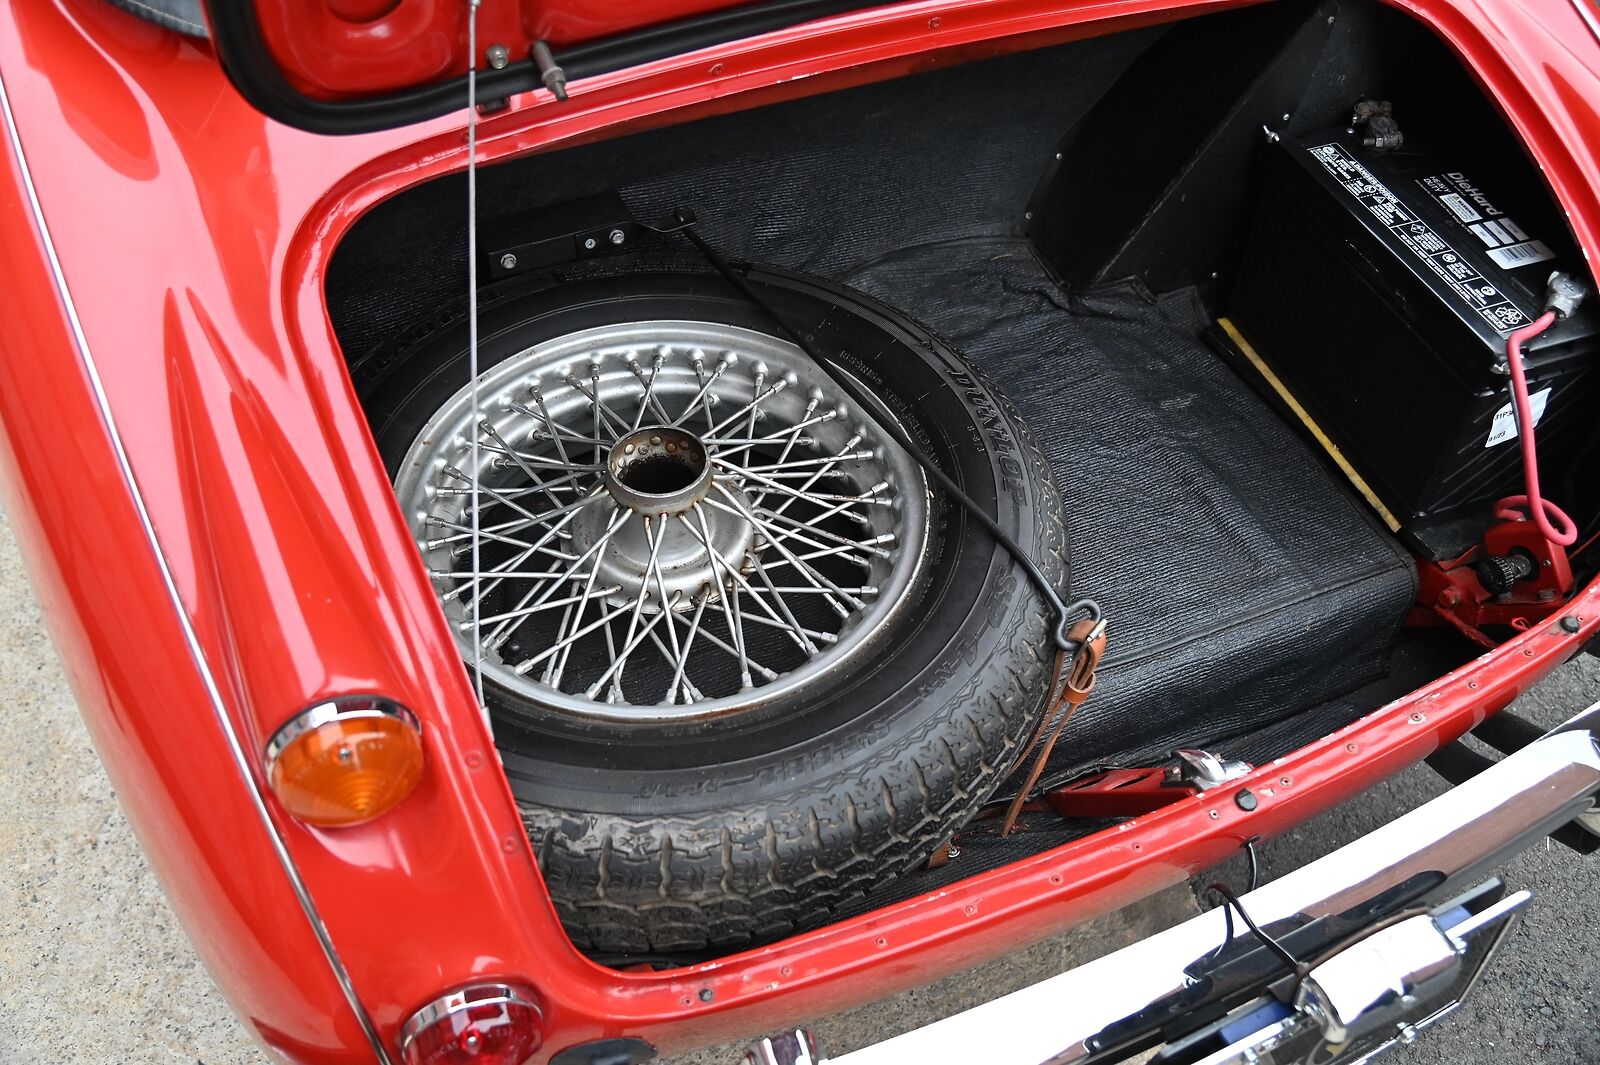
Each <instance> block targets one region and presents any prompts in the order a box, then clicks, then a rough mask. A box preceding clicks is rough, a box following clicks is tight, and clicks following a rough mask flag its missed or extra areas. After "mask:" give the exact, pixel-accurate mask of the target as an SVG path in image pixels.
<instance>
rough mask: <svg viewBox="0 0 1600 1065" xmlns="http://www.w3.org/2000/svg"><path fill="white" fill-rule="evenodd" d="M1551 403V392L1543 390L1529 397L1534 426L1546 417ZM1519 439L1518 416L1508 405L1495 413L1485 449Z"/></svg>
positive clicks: (1485, 442) (1529, 407)
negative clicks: (1546, 406)
mask: <svg viewBox="0 0 1600 1065" xmlns="http://www.w3.org/2000/svg"><path fill="white" fill-rule="evenodd" d="M1549 402H1550V390H1549V389H1548V388H1541V389H1540V390H1539V391H1537V392H1535V393H1534V394H1533V395H1531V396H1529V397H1528V413H1529V414H1530V415H1532V416H1533V424H1534V425H1538V424H1539V419H1540V418H1542V417H1544V408H1545V405H1546V404H1547V403H1549ZM1516 438H1517V416H1516V414H1515V412H1513V411H1512V409H1511V404H1510V403H1507V404H1506V405H1505V406H1503V407H1501V408H1500V409H1499V410H1497V411H1495V412H1494V422H1493V424H1491V425H1490V426H1489V439H1488V440H1486V441H1484V444H1483V446H1484V447H1494V446H1495V445H1496V444H1503V443H1505V442H1506V441H1507V440H1515V439H1516Z"/></svg>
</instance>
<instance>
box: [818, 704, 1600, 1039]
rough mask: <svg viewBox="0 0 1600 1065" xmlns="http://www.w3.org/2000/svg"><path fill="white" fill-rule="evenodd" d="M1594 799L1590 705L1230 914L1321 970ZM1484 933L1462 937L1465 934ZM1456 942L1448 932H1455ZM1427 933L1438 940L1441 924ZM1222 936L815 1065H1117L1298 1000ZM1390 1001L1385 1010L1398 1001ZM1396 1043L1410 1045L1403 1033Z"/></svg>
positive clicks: (1214, 927) (1222, 930)
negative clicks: (1253, 1011)
mask: <svg viewBox="0 0 1600 1065" xmlns="http://www.w3.org/2000/svg"><path fill="white" fill-rule="evenodd" d="M1597 794H1600V704H1596V705H1595V706H1594V707H1591V708H1590V709H1589V710H1587V711H1585V712H1584V713H1582V714H1580V715H1578V716H1577V717H1575V718H1573V719H1572V720H1571V721H1569V722H1567V723H1566V724H1565V725H1563V726H1562V727H1561V728H1559V729H1556V730H1555V731H1553V732H1550V733H1548V734H1546V735H1545V736H1544V737H1542V738H1540V739H1538V740H1536V741H1534V742H1533V743H1531V744H1529V745H1528V746H1527V747H1524V748H1523V749H1521V750H1520V751H1517V752H1516V753H1514V754H1512V755H1510V756H1509V757H1507V758H1506V759H1505V760H1503V761H1501V762H1499V763H1497V764H1495V765H1494V766H1492V767H1490V768H1488V769H1486V770H1485V771H1484V772H1482V773H1480V774H1479V775H1478V776H1475V777H1473V778H1472V779H1470V780H1468V781H1466V782H1465V783H1463V784H1460V785H1458V786H1457V787H1455V788H1453V789H1451V790H1450V791H1448V792H1446V793H1445V794H1443V795H1441V796H1439V797H1438V798H1437V799H1434V800H1433V801H1431V802H1429V803H1427V804H1425V805H1423V806H1420V807H1418V808H1417V809H1415V810H1413V811H1412V812H1410V813H1408V814H1405V815H1404V816H1402V817H1400V818H1398V819H1396V820H1395V821H1393V822H1391V823H1389V824H1388V825H1385V826H1384V827H1383V828H1380V829H1378V830H1377V831H1375V832H1372V833H1370V834H1369V835H1366V836H1363V837H1362V838H1361V839H1358V840H1356V841H1355V842H1353V843H1351V844H1349V845H1347V846H1345V847H1342V848H1340V849H1339V850H1336V851H1334V852H1333V853H1331V854H1329V855H1327V856H1326V857H1324V858H1321V859H1319V860H1317V861H1315V862H1312V863H1310V864H1309V865H1306V866H1304V867H1302V868H1300V869H1298V870H1296V871H1294V872H1292V873H1290V874H1288V875H1286V876H1284V877H1282V878H1281V879H1279V880H1276V881H1273V882H1272V883H1270V884H1267V885H1265V886H1263V887H1260V888H1258V889H1256V890H1255V891H1252V892H1249V893H1248V894H1246V895H1244V896H1242V897H1241V899H1240V902H1241V904H1242V907H1243V909H1244V910H1245V912H1247V913H1248V914H1249V915H1250V916H1251V917H1252V918H1254V920H1255V922H1256V923H1257V925H1259V926H1260V927H1261V928H1262V929H1263V930H1265V931H1266V932H1267V933H1268V934H1269V935H1271V936H1273V937H1274V938H1276V939H1278V940H1279V941H1280V942H1281V943H1282V944H1284V945H1285V946H1286V947H1290V948H1291V949H1293V951H1294V952H1295V954H1296V956H1297V957H1299V958H1315V959H1319V960H1321V959H1323V958H1325V957H1326V955H1327V954H1328V952H1329V951H1330V950H1335V951H1337V950H1339V949H1341V948H1347V947H1349V946H1350V945H1351V944H1352V943H1355V942H1357V941H1358V940H1359V939H1360V937H1361V936H1362V935H1363V933H1364V932H1365V931H1366V930H1368V929H1372V928H1374V927H1375V926H1376V925H1377V924H1378V922H1383V921H1385V920H1386V919H1387V920H1388V921H1390V922H1393V921H1394V919H1395V915H1397V914H1401V913H1404V912H1407V911H1416V910H1419V908H1422V907H1428V906H1435V905H1437V904H1439V903H1441V902H1442V901H1443V900H1444V899H1446V898H1448V897H1450V896H1451V895H1452V894H1454V893H1457V892H1460V891H1462V890H1464V889H1466V888H1468V887H1470V886H1471V885H1472V884H1473V883H1474V882H1475V880H1474V878H1477V877H1481V876H1482V875H1483V874H1485V873H1487V872H1488V871H1490V870H1491V869H1492V868H1494V866H1495V865H1497V864H1498V863H1500V862H1502V861H1504V860H1505V859H1506V858H1508V857H1510V856H1511V855H1513V854H1515V853H1517V852H1518V851H1521V850H1523V849H1525V848H1527V847H1529V846H1530V845H1532V844H1533V843H1535V842H1536V841H1538V840H1540V839H1542V838H1543V837H1544V836H1545V834H1546V833H1548V832H1549V831H1551V830H1553V829H1555V828H1557V827H1559V826H1560V825H1562V824H1565V823H1567V822H1569V821H1572V820H1574V819H1575V818H1578V817H1580V816H1581V815H1583V814H1585V813H1586V812H1587V811H1589V810H1591V808H1592V807H1593V806H1594V801H1595V797H1596V795H1597ZM1522 901H1526V896H1521V897H1514V898H1513V899H1511V900H1504V901H1503V902H1502V903H1501V904H1499V905H1498V906H1497V911H1499V912H1498V913H1497V916H1498V917H1499V918H1502V919H1503V918H1508V917H1509V916H1510V915H1511V912H1512V911H1514V910H1515V909H1516V907H1517V906H1518V905H1520V903H1521V902H1522ZM1513 903H1515V904H1513ZM1407 923H1411V922H1404V921H1402V922H1399V923H1393V924H1390V926H1389V927H1392V928H1395V929H1399V928H1402V927H1403V926H1404V925H1405V924H1407ZM1483 923H1484V922H1483V921H1482V920H1477V919H1474V920H1473V921H1472V922H1471V924H1472V927H1473V928H1474V930H1476V929H1477V928H1478V927H1479V926H1481V925H1482V924H1483ZM1467 926H1468V925H1467V924H1466V923H1462V922H1461V921H1457V927H1458V928H1466V927H1467ZM1439 927H1440V929H1441V931H1442V932H1444V933H1448V932H1449V931H1450V928H1449V927H1448V924H1447V923H1445V924H1440V925H1439ZM1227 931H1228V929H1227V922H1226V920H1225V918H1224V914H1223V911H1222V910H1221V909H1216V910H1211V911H1209V912H1207V913H1203V914H1201V915H1199V916H1198V917H1195V918H1193V919H1191V920H1189V921H1185V922H1184V923H1183V924H1180V925H1177V926H1175V927H1173V928H1169V929H1167V930H1166V931H1165V932H1161V933H1159V934H1157V935H1155V936H1152V937H1150V938H1148V939H1145V940H1143V941H1141V942H1139V943H1135V944H1133V945H1131V946H1128V947H1126V948H1124V949H1122V950H1119V951H1117V952H1115V953H1113V954H1109V955H1106V956H1105V957H1103V958H1099V959H1097V960H1095V961H1092V962H1089V963H1088V964H1086V965H1082V966H1079V967H1078V968H1076V969H1072V970H1070V971H1068V972H1065V973H1062V974H1060V975H1059V976H1054V977H1051V978H1049V979H1047V980H1044V981H1041V982H1040V983H1037V984H1034V985H1033V986H1031V987H1027V988H1024V989H1023V990H1021V991H1017V992H1015V993H1013V994H1010V995H1006V996H1005V997H1003V998H999V999H995V1000H994V1001H992V1002H989V1003H987V1004H985V1005H982V1006H979V1007H976V1008H975V1009H971V1010H968V1011H966V1012H965V1013H960V1014H956V1015H955V1016H952V1017H947V1018H945V1019H944V1020H941V1021H937V1022H935V1023H933V1024H930V1025H928V1026H926V1027H924V1028H919V1029H917V1030H915V1031H912V1032H907V1033H906V1034H904V1035H901V1036H897V1037H895V1038H893V1039H888V1040H885V1041H884V1042H881V1043H877V1044H875V1045H873V1046H869V1047H865V1048H863V1049H861V1050H858V1051H855V1052H854V1053H850V1054H846V1055H844V1056H842V1057H837V1058H825V1059H823V1060H824V1061H827V1062H831V1063H832V1065H910V1063H915V1065H945V1063H948V1065H971V1063H973V1062H985V1063H987V1065H1060V1063H1067V1062H1081V1061H1089V1060H1116V1059H1117V1058H1119V1057H1121V1056H1123V1054H1124V1053H1128V1052H1133V1051H1136V1050H1139V1049H1142V1048H1147V1047H1149V1046H1151V1045H1153V1044H1157V1043H1160V1042H1164V1041H1167V1040H1169V1039H1172V1038H1174V1037H1175V1035H1177V1034H1181V1033H1182V1031H1183V1027H1184V1024H1185V1021H1186V1019H1187V1018H1197V1019H1196V1020H1195V1021H1194V1024H1193V1025H1192V1026H1195V1027H1197V1026H1199V1025H1200V1024H1203V1023H1208V1022H1209V1021H1210V1020H1211V1019H1212V1018H1213V1017H1216V1016H1219V1015H1221V1014H1222V1013H1224V1012H1226V1011H1229V1010H1236V1009H1238V1008H1240V1007H1241V1004H1243V1003H1247V1002H1249V1001H1251V1000H1252V999H1253V998H1254V997H1256V996H1260V995H1261V993H1262V992H1263V991H1264V990H1265V989H1266V988H1267V987H1268V986H1269V985H1271V984H1272V983H1273V982H1274V981H1277V982H1278V988H1277V990H1279V992H1280V997H1286V996H1284V995H1283V991H1284V985H1285V984H1286V983H1295V984H1298V985H1299V988H1298V990H1299V991H1300V992H1304V991H1305V990H1306V986H1305V985H1306V984H1307V983H1308V981H1296V980H1294V978H1293V977H1292V976H1290V974H1289V972H1288V969H1287V966H1286V965H1285V964H1284V963H1283V962H1282V961H1280V960H1279V958H1278V956H1276V955H1275V954H1273V953H1272V952H1271V951H1270V950H1268V949H1264V944H1262V942H1261V941H1260V940H1259V939H1256V938H1253V937H1252V935H1251V934H1250V933H1248V932H1247V931H1246V930H1245V929H1244V926H1243V924H1242V922H1241V923H1239V926H1238V927H1237V929H1236V930H1235V935H1234V936H1233V938H1232V940H1231V941H1230V940H1229V939H1228V936H1227ZM1413 931H1414V930H1413ZM1502 932H1503V929H1502ZM1382 934H1384V933H1382V932H1378V933H1374V934H1373V936H1372V938H1373V939H1376V938H1377V937H1378V936H1379V935H1382ZM1495 938H1496V939H1497V938H1498V935H1496V936H1495ZM1491 949H1492V944H1491ZM1346 968H1349V967H1348V966H1347V967H1346ZM1398 983H1399V981H1397V984H1398ZM1396 996H1397V1001H1398V999H1399V998H1402V997H1405V996H1403V995H1400V993H1399V992H1397V993H1396ZM1302 997H1303V996H1302ZM1428 1019H1429V1020H1432V1019H1436V1018H1428ZM1418 1027H1420V1025H1418ZM1397 1030H1398V1031H1400V1032H1401V1033H1402V1034H1403V1035H1404V1034H1409V1033H1410V1026H1409V1025H1403V1026H1401V1027H1400V1028H1398V1029H1397ZM822 1049H823V1050H826V1048H822ZM1207 1060H1218V1061H1222V1060H1256V1058H1253V1057H1245V1056H1242V1055H1241V1056H1240V1057H1238V1058H1236V1059H1233V1058H1214V1059H1212V1058H1208V1059H1207ZM1266 1060H1271V1059H1270V1058H1266Z"/></svg>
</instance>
